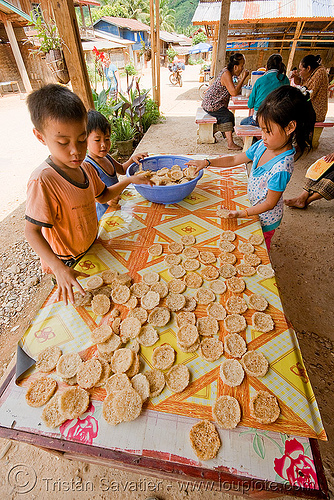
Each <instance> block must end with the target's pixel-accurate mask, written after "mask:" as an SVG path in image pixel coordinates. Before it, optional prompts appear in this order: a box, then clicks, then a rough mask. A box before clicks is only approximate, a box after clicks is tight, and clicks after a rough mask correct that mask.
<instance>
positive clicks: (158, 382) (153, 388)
mask: <svg viewBox="0 0 334 500" xmlns="http://www.w3.org/2000/svg"><path fill="white" fill-rule="evenodd" d="M144 375H145V377H146V378H147V380H148V383H149V385H150V397H151V398H155V397H156V396H159V394H160V393H161V392H162V390H163V388H164V387H165V384H166V381H165V376H164V374H163V372H162V371H161V370H155V369H153V370H149V371H147V372H145V373H144Z"/></svg>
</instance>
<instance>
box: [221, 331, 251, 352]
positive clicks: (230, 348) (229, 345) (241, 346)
mask: <svg viewBox="0 0 334 500" xmlns="http://www.w3.org/2000/svg"><path fill="white" fill-rule="evenodd" d="M224 349H225V352H227V354H229V355H230V356H232V358H241V356H242V355H243V354H245V352H246V351H247V344H246V342H245V340H244V339H243V338H242V337H241V335H239V334H238V333H229V334H228V335H226V336H225V338H224Z"/></svg>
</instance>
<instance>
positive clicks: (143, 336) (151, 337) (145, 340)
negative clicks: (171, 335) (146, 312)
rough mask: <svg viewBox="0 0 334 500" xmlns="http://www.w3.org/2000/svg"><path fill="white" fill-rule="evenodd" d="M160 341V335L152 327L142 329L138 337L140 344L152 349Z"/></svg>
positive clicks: (147, 326) (146, 326)
mask: <svg viewBox="0 0 334 500" xmlns="http://www.w3.org/2000/svg"><path fill="white" fill-rule="evenodd" d="M158 340H159V334H158V332H157V331H156V329H155V328H154V327H153V326H152V325H145V326H142V327H141V330H140V333H139V335H138V342H139V343H140V344H141V345H143V346H144V347H151V346H152V345H154V344H155V343H156V342H158Z"/></svg>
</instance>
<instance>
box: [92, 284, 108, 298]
mask: <svg viewBox="0 0 334 500" xmlns="http://www.w3.org/2000/svg"><path fill="white" fill-rule="evenodd" d="M98 294H101V295H105V296H106V297H108V299H109V298H110V296H111V288H110V286H108V285H103V286H100V288H97V289H96V290H93V291H92V295H93V297H95V295H98Z"/></svg>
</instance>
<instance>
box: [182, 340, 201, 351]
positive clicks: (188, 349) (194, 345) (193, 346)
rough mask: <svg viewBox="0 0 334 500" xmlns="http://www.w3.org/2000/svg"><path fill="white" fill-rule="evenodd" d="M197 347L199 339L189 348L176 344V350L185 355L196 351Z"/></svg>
mask: <svg viewBox="0 0 334 500" xmlns="http://www.w3.org/2000/svg"><path fill="white" fill-rule="evenodd" d="M199 345H200V341H199V339H198V340H196V342H195V343H194V344H193V345H191V346H189V347H186V346H185V345H183V344H180V342H177V347H178V349H179V350H180V351H182V352H185V353H189V352H195V351H197V349H198V348H199Z"/></svg>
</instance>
